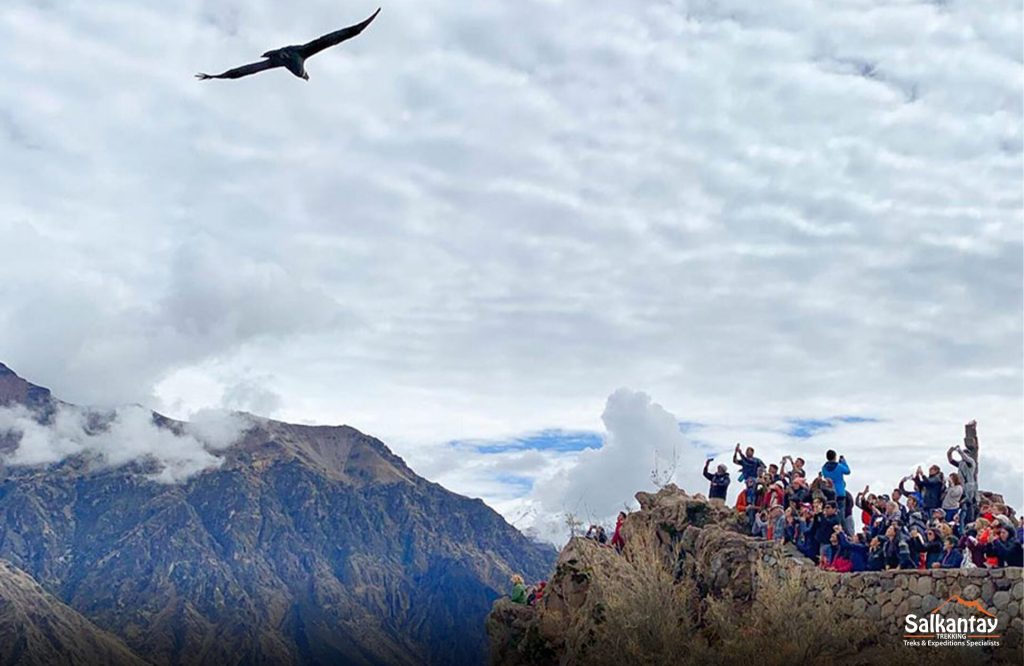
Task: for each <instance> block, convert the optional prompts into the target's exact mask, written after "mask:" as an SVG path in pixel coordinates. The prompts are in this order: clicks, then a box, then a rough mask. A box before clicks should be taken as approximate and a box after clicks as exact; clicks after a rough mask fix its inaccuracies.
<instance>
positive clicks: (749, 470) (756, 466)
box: [739, 453, 764, 481]
mask: <svg viewBox="0 0 1024 666" xmlns="http://www.w3.org/2000/svg"><path fill="white" fill-rule="evenodd" d="M739 460H740V462H739V466H740V481H746V480H747V479H756V478H757V477H758V476H759V475H760V473H761V470H762V469H763V468H764V463H763V462H762V461H761V459H760V458H758V457H756V456H755V457H751V458H748V457H746V456H745V455H743V454H742V453H741V454H739Z"/></svg>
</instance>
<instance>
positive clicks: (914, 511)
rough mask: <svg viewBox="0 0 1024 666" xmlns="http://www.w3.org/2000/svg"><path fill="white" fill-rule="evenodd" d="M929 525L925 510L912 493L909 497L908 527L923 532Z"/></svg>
mask: <svg viewBox="0 0 1024 666" xmlns="http://www.w3.org/2000/svg"><path fill="white" fill-rule="evenodd" d="M927 527H928V519H927V518H926V517H925V513H924V511H922V510H921V507H920V506H918V504H917V498H916V497H914V496H913V495H911V496H910V497H908V498H907V528H908V529H911V530H914V529H916V530H918V531H919V532H923V531H924V530H925V528H927Z"/></svg>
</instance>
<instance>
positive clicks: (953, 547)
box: [932, 536, 964, 569]
mask: <svg viewBox="0 0 1024 666" xmlns="http://www.w3.org/2000/svg"><path fill="white" fill-rule="evenodd" d="M963 562H964V553H963V551H962V550H960V549H959V548H957V540H956V537H953V536H948V537H946V538H945V539H944V540H943V550H942V559H940V560H939V561H938V562H933V563H932V568H933V569H959V568H960V565H962V564H963Z"/></svg>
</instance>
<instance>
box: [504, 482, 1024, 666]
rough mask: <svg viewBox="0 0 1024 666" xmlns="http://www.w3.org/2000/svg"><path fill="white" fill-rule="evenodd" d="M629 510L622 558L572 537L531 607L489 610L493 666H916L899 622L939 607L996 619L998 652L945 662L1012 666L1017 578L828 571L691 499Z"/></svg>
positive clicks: (922, 655) (1017, 628) (656, 497)
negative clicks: (893, 665)
mask: <svg viewBox="0 0 1024 666" xmlns="http://www.w3.org/2000/svg"><path fill="white" fill-rule="evenodd" d="M637 500H638V501H639V503H640V507H641V508H640V510H639V511H637V512H635V513H633V514H631V515H630V516H629V517H628V518H627V520H626V522H625V524H624V526H623V533H624V535H625V538H626V548H625V549H624V552H623V554H622V555H618V554H616V552H615V551H614V550H613V549H611V548H608V547H606V546H602V545H599V544H597V543H596V542H593V541H588V540H585V539H573V540H571V541H570V542H569V543H568V544H567V545H566V547H565V548H564V549H563V550H562V553H561V555H560V557H559V560H558V563H557V565H556V569H555V571H554V573H553V575H552V576H551V579H550V581H549V582H548V586H547V589H546V592H545V596H544V599H543V600H542V601H541V602H540V603H539V604H537V605H536V606H535V607H526V606H522V605H517V604H512V603H511V602H510V601H509V600H508V599H502V600H499V601H498V602H496V603H495V605H494V608H493V609H492V612H491V616H490V618H489V620H488V632H489V634H490V636H491V662H492V664H495V665H496V666H519V665H525V664H551V665H552V666H553V665H555V664H558V665H559V666H568V665H572V664H582V663H588V664H596V663H629V662H633V661H649V662H650V663H676V664H678V663H731V662H735V661H743V660H746V659H757V660H758V661H761V662H762V663H780V664H784V663H792V660H793V659H798V660H800V661H801V663H817V662H828V663H839V662H840V661H842V662H843V663H849V664H854V663H864V664H868V663H889V662H891V661H892V660H894V659H899V660H901V662H902V663H918V662H919V661H921V663H923V662H924V661H927V658H928V657H927V655H929V654H932V655H933V656H932V657H930V658H934V653H929V651H928V650H934V649H940V648H924V647H922V648H920V649H921V650H923V652H921V651H919V652H913V651H912V650H913V649H914V648H911V647H908V646H905V645H904V643H903V641H904V631H905V626H904V620H905V617H906V616H907V615H908V614H911V613H914V614H917V615H919V616H924V615H927V614H929V613H930V612H932V611H933V610H935V609H937V608H940V609H941V611H940V612H942V613H944V614H946V615H947V616H949V617H956V616H958V614H960V615H963V614H969V613H977V612H981V613H984V614H986V615H985V616H986V617H989V615H988V614H990V615H991V617H994V618H995V619H997V620H998V628H999V638H998V641H999V643H1000V645H999V647H992V646H988V647H971V648H964V649H963V650H959V651H958V650H956V649H954V648H949V649H950V650H953V652H947V653H946V656H947V657H949V659H950V661H951V663H956V662H957V660H963V661H964V663H1020V659H1021V655H1022V630H1024V621H1022V619H1021V609H1022V604H1024V600H1022V596H1024V580H1022V570H1021V569H1020V568H1008V569H999V570H988V569H962V570H961V569H956V570H945V571H943V570H939V571H917V570H914V571H886V572H864V573H855V574H839V573H833V572H826V571H822V570H820V569H818V568H817V567H815V566H814V564H813V562H811V561H810V560H808V559H806V558H805V557H804V556H803V555H801V554H800V553H799V552H798V551H797V550H796V549H795V548H793V547H791V546H788V545H783V544H781V543H776V542H769V541H763V540H757V539H753V538H751V537H749V536H745V535H744V534H743V529H742V525H741V524H740V522H739V520H738V518H737V515H736V513H735V512H734V511H732V510H731V509H729V508H726V507H722V506H717V505H713V504H710V503H708V502H707V501H706V500H705V499H704V498H703V497H702V496H700V495H697V496H689V495H687V494H686V493H684V492H683V491H681V490H679V489H678V488H676V487H674V486H669V487H667V488H665V489H663V490H661V491H660V492H658V493H657V494H650V493H638V494H637ZM949 600H953V601H952V602H950V603H946V602H948V601H949ZM944 604H945V605H944ZM617 615H622V616H623V617H625V618H626V619H623V618H620V617H616V616H617ZM659 625H660V626H659ZM789 632H792V634H790V633H789ZM627 636H630V637H635V640H634V639H629V640H627V639H626V638H625V637H627ZM804 640H806V644H805V645H800V643H801V641H804ZM751 646H754V647H756V650H753V651H751Z"/></svg>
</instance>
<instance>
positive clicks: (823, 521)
mask: <svg viewBox="0 0 1024 666" xmlns="http://www.w3.org/2000/svg"><path fill="white" fill-rule="evenodd" d="M837 525H838V526H840V527H842V521H841V520H840V518H839V516H838V515H837V513H836V503H835V502H828V503H827V504H825V508H824V510H823V511H822V512H821V513H818V514H815V516H814V540H815V541H816V542H817V543H818V557H819V561H820V558H823V557H825V556H826V555H827V554H828V553H827V552H826V551H827V549H828V547H829V545H830V543H831V539H832V535H833V534H834V533H835V528H836V526H837Z"/></svg>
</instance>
